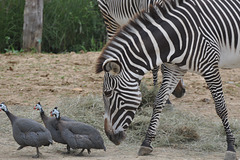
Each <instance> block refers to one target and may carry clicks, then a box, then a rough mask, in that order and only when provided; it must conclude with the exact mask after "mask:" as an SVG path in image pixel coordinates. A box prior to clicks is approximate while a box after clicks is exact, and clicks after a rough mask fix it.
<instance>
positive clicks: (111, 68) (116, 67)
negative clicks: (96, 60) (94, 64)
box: [103, 60, 121, 75]
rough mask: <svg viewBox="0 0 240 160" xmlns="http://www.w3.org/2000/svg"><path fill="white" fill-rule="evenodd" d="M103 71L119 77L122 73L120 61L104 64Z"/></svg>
mask: <svg viewBox="0 0 240 160" xmlns="http://www.w3.org/2000/svg"><path fill="white" fill-rule="evenodd" d="M103 70H104V71H105V72H109V73H110V74H111V75H118V74H119V73H120V71H121V66H120V64H119V62H118V61H116V60H111V61H107V62H105V63H104V64H103Z"/></svg>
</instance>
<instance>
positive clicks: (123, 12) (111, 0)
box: [98, 0, 163, 85]
mask: <svg viewBox="0 0 240 160" xmlns="http://www.w3.org/2000/svg"><path fill="white" fill-rule="evenodd" d="M162 1H163V0H98V6H99V8H100V11H101V13H102V16H103V19H104V23H105V26H106V29H107V34H108V38H109V39H112V37H113V36H114V35H115V34H116V33H117V31H118V30H119V28H120V27H122V26H124V25H126V24H127V23H128V21H129V20H131V19H133V18H134V17H135V16H137V15H138V14H139V13H140V12H141V11H143V10H144V11H146V12H149V7H150V5H153V4H155V3H159V4H162ZM158 70H159V67H157V68H154V69H153V70H152V74H153V83H154V85H157V81H158Z"/></svg>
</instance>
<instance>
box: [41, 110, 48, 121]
mask: <svg viewBox="0 0 240 160" xmlns="http://www.w3.org/2000/svg"><path fill="white" fill-rule="evenodd" d="M40 116H41V118H42V120H43V121H44V120H47V119H48V117H47V116H46V115H45V113H44V111H43V109H42V108H41V109H40Z"/></svg>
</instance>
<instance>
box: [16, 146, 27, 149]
mask: <svg viewBox="0 0 240 160" xmlns="http://www.w3.org/2000/svg"><path fill="white" fill-rule="evenodd" d="M24 147H25V146H19V147H18V149H17V150H20V149H23V148H24Z"/></svg>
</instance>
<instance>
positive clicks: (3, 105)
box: [0, 102, 8, 112]
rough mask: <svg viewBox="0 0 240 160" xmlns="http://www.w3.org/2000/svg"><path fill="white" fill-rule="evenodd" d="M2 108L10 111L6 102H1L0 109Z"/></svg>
mask: <svg viewBox="0 0 240 160" xmlns="http://www.w3.org/2000/svg"><path fill="white" fill-rule="evenodd" d="M1 110H3V111H4V112H7V111H8V109H7V106H6V105H5V104H4V102H2V103H1V104H0V111H1Z"/></svg>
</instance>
